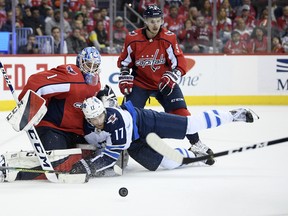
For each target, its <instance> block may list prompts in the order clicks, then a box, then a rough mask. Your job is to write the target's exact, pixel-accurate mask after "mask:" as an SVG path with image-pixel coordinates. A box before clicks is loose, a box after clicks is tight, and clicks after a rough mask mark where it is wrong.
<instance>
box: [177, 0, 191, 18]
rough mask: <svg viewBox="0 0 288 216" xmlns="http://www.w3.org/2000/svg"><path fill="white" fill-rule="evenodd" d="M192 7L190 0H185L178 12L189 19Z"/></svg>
mask: <svg viewBox="0 0 288 216" xmlns="http://www.w3.org/2000/svg"><path fill="white" fill-rule="evenodd" d="M189 9H190V0H183V4H182V5H180V6H179V10H178V14H180V15H182V16H183V17H184V18H185V19H188V14H189Z"/></svg>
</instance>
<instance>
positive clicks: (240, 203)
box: [0, 106, 288, 216]
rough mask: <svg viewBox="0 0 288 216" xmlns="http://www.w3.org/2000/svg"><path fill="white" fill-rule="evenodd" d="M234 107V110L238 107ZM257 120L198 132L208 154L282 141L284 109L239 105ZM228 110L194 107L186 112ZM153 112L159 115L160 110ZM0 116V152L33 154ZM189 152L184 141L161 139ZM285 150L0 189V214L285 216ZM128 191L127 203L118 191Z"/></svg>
mask: <svg viewBox="0 0 288 216" xmlns="http://www.w3.org/2000/svg"><path fill="white" fill-rule="evenodd" d="M237 107H239V106H237ZM245 107H249V108H252V109H253V110H254V111H255V112H256V113H257V114H259V116H260V118H261V119H260V120H259V121H258V122H255V123H254V124H245V123H233V124H229V125H224V126H222V127H220V128H216V129H211V130H206V131H202V132H201V133H200V136H201V139H202V141H203V142H205V143H206V144H207V145H209V146H210V147H211V148H212V149H213V150H214V152H218V151H223V150H227V149H231V148H235V147H240V146H245V145H250V144H253V143H258V142H261V141H268V140H273V139H278V138H283V137H287V136H288V107H287V106H245ZM212 108H221V109H225V110H228V109H230V108H235V107H231V106H230V107H228V106H223V107H222V106H217V107H215V106H211V107H210V106H205V107H203V106H193V107H190V111H191V112H199V111H202V110H207V109H212ZM153 109H157V110H161V108H160V107H156V108H155V107H153ZM7 114H8V113H7V112H2V113H0V119H1V120H0V130H1V136H0V153H3V152H6V151H11V150H13V151H14V150H20V149H22V150H31V149H32V147H31V144H30V143H29V140H28V138H27V137H26V133H25V132H20V133H17V132H15V131H13V129H12V128H11V127H10V125H9V124H8V123H7V122H6V121H5V120H4V118H5V117H6V115H7ZM166 141H167V142H168V143H169V144H170V145H172V146H175V147H176V146H183V147H185V146H186V147H188V146H189V145H188V141H187V140H184V141H179V140H166ZM287 155H288V143H287V142H286V143H281V144H279V145H274V146H270V147H266V148H263V149H257V150H252V151H250V152H245V153H239V154H233V155H230V156H224V157H219V158H217V162H216V163H215V165H213V166H212V167H185V168H181V169H177V170H169V171H167V170H159V171H156V172H149V171H146V170H145V169H144V168H142V167H141V166H140V165H138V164H137V163H136V162H134V161H133V160H131V159H130V161H129V165H128V167H127V169H126V170H125V172H124V175H123V176H121V177H110V178H97V179H91V180H90V181H89V183H86V184H54V183H49V182H47V181H16V182H12V183H0V215H1V216H10V215H13V216H14V215H25V216H26V215H27V216H28V215H29V216H36V215H37V216H46V215H47V216H52V215H53V216H58V215H67V216H74V215H75V216H80V215H87V216H92V215H99V216H100V215H101V216H110V215H113V216H120V215H123V216H124V215H125V216H130V215H133V216H142V215H143V216H144V215H145V216H150V215H151V216H153V215H157V216H160V215H161V216H170V215H171V216H172V215H173V216H177V215H178V216H180V215H189V216H190V215H191V216H192V215H193V216H202V215H203V216H206V215H207V216H208V215H209V216H211V215H216V216H218V215H219V216H226V215H227V216H238V215H239V216H246V215H247V216H248V215H251V216H252V215H253V216H254V215H255V216H256V215H257V216H258V215H261V216H271V215H277V216H280V215H281V216H284V215H288V167H287V166H288V156H287ZM121 187H127V188H128V190H129V194H128V196H127V197H120V196H119V194H118V190H119V188H121Z"/></svg>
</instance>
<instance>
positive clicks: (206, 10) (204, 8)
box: [199, 0, 213, 25]
mask: <svg viewBox="0 0 288 216" xmlns="http://www.w3.org/2000/svg"><path fill="white" fill-rule="evenodd" d="M199 11H200V14H201V15H202V16H203V17H204V19H205V23H206V24H209V25H211V24H212V20H213V17H212V7H211V3H210V0H203V1H202V4H201V7H200V10H199Z"/></svg>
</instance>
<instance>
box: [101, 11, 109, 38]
mask: <svg viewBox="0 0 288 216" xmlns="http://www.w3.org/2000/svg"><path fill="white" fill-rule="evenodd" d="M100 14H101V19H102V20H103V23H104V26H105V29H106V31H107V33H108V34H109V31H110V18H109V16H108V10H107V8H101V9H100Z"/></svg>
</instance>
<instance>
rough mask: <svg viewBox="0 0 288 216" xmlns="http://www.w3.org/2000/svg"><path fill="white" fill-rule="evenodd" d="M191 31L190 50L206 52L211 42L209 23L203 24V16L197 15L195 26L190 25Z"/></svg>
mask: <svg viewBox="0 0 288 216" xmlns="http://www.w3.org/2000/svg"><path fill="white" fill-rule="evenodd" d="M192 32H193V33H192V35H193V43H192V52H194V53H208V51H209V48H210V47H211V46H212V42H213V40H212V39H213V29H212V26H211V25H208V24H205V19H204V16H202V15H200V16H198V17H197V19H196V26H192Z"/></svg>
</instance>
